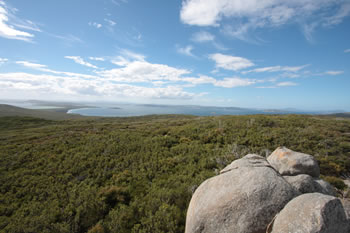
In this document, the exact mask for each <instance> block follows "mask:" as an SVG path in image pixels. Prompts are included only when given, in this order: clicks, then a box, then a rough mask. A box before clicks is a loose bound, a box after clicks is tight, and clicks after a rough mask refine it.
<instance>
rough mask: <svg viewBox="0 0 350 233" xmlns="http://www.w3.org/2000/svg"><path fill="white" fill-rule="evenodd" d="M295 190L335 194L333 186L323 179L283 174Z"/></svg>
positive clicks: (304, 175)
mask: <svg viewBox="0 0 350 233" xmlns="http://www.w3.org/2000/svg"><path fill="white" fill-rule="evenodd" d="M283 178H284V179H286V180H287V182H288V183H290V184H291V185H292V186H293V187H294V188H295V189H296V190H298V191H299V192H301V193H314V192H317V193H323V194H326V195H331V196H335V191H334V189H333V187H332V186H331V185H330V184H329V183H328V182H327V181H324V180H321V179H315V178H313V177H311V176H310V175H306V174H301V175H296V176H283Z"/></svg>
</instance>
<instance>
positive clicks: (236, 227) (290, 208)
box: [185, 147, 350, 233]
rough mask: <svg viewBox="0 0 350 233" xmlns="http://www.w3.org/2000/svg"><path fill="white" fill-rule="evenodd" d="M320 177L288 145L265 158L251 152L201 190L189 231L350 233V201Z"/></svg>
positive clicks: (189, 216) (190, 212)
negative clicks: (339, 197) (336, 192)
mask: <svg viewBox="0 0 350 233" xmlns="http://www.w3.org/2000/svg"><path fill="white" fill-rule="evenodd" d="M319 173H320V169H319V166H318V164H317V162H316V160H315V159H314V158H313V157H312V156H311V155H308V154H303V153H299V152H294V151H291V150H289V149H287V148H285V147H279V148H277V149H276V150H275V151H274V152H273V153H272V154H271V155H270V156H269V157H268V159H267V160H266V159H265V158H264V157H262V156H259V155H256V154H248V155H246V156H245V157H243V158H241V159H238V160H235V161H233V162H232V163H231V164H229V165H228V166H226V167H225V168H224V169H222V170H221V171H220V174H219V175H218V176H215V177H212V178H210V179H208V180H206V181H204V182H203V183H202V184H201V185H200V186H199V187H198V189H197V190H196V191H195V193H194V194H193V196H192V199H191V202H190V205H189V208H188V210H187V219H186V229H185V233H205V232H207V233H209V232H210V233H216V232H217V233H219V232H220V233H229V232H230V233H231V232H235V233H266V232H269V233H271V232H273V233H287V232H288V233H349V232H350V219H349V217H350V202H349V201H348V200H347V199H342V200H340V199H338V198H336V197H334V196H335V190H334V188H333V187H332V186H331V185H330V184H329V183H328V182H326V181H324V180H322V179H319V178H318V177H319ZM282 175H283V176H282ZM302 193H304V194H302ZM331 195H333V196H331Z"/></svg>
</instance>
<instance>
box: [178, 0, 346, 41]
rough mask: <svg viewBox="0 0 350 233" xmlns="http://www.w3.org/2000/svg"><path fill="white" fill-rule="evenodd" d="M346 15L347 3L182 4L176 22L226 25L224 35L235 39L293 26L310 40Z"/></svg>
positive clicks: (243, 0) (197, 0) (216, 0)
mask: <svg viewBox="0 0 350 233" xmlns="http://www.w3.org/2000/svg"><path fill="white" fill-rule="evenodd" d="M349 14H350V4H349V2H348V0H318V1H315V0H289V1H281V0H184V1H183V3H182V8H181V11H180V18H181V21H182V22H183V23H185V24H189V25H196V26H220V24H223V25H226V26H224V31H225V32H226V33H227V34H229V35H231V36H234V37H237V38H238V39H247V34H248V33H249V32H250V31H253V30H255V29H257V28H265V27H279V26H282V25H284V24H287V23H296V24H300V25H304V31H305V34H306V36H309V39H310V38H311V33H312V31H313V30H314V29H316V27H319V26H321V25H323V26H330V25H335V24H339V23H341V22H342V21H343V19H344V18H345V17H347V16H348V15H349ZM224 19H225V20H224ZM228 20H230V22H228ZM310 25H313V26H310Z"/></svg>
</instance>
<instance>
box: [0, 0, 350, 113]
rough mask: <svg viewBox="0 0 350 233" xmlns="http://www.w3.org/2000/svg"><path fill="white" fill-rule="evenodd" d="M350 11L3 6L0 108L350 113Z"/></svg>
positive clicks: (342, 1)
mask: <svg viewBox="0 0 350 233" xmlns="http://www.w3.org/2000/svg"><path fill="white" fill-rule="evenodd" d="M349 16H350V0H318V1H315V0H289V1H283V0H183V1H180V0H178V1H175V0H174V1H164V0H147V1H139V0H60V1H47V0H35V1H29V0H27V1H23V0H0V99H35V100H55V101H112V102H130V103H152V104H178V105H183V104H186V105H187V104H191V105H209V106H235V107H248V108H279V109H281V108H297V109H308V110H334V109H339V110H344V111H350V75H349V74H350V17H349Z"/></svg>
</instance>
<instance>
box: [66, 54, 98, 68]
mask: <svg viewBox="0 0 350 233" xmlns="http://www.w3.org/2000/svg"><path fill="white" fill-rule="evenodd" d="M65 58H67V59H71V60H73V61H74V62H75V63H78V64H80V65H83V66H87V67H91V68H94V69H98V67H97V66H95V65H93V64H91V63H89V62H86V61H84V59H82V58H81V57H80V56H65Z"/></svg>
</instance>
